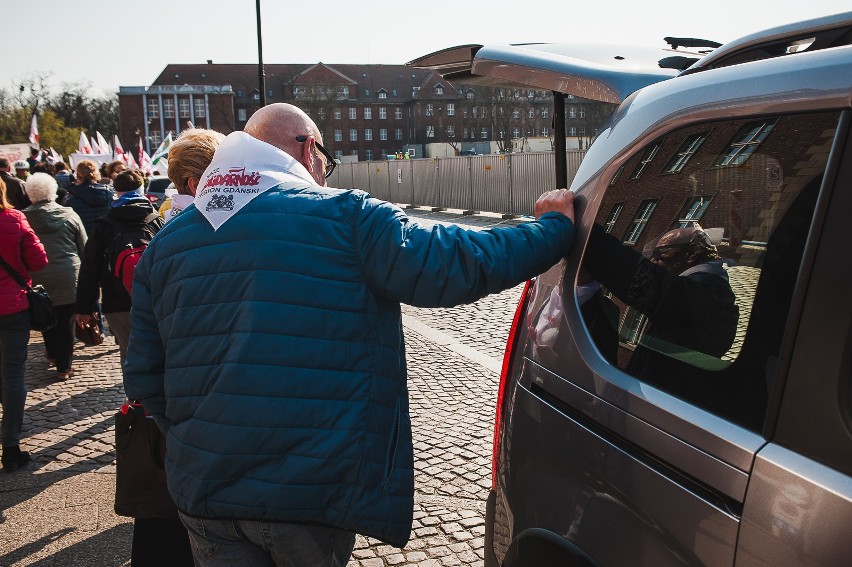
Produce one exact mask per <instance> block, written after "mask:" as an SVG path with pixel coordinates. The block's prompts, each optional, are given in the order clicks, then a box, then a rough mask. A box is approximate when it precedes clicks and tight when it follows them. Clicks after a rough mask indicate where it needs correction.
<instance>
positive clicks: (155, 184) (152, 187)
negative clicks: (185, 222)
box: [145, 175, 172, 209]
mask: <svg viewBox="0 0 852 567" xmlns="http://www.w3.org/2000/svg"><path fill="white" fill-rule="evenodd" d="M171 184H172V182H171V180H170V179H169V178H168V177H166V176H165V175H152V176H151V178H150V179H149V181H148V187H147V189H146V190H145V196H146V197H148V200H149V201H151V204H152V205H154V208H157V209H158V208H160V205H162V204H163V201H165V200H166V198H167V197H166V194H165V193H166V189H167V188H168V187H169V186H170V185H171Z"/></svg>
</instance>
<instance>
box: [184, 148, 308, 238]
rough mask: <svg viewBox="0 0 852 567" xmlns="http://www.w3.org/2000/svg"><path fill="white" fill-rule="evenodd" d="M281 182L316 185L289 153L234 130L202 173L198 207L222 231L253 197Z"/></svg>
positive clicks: (196, 197)
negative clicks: (221, 227)
mask: <svg viewBox="0 0 852 567" xmlns="http://www.w3.org/2000/svg"><path fill="white" fill-rule="evenodd" d="M281 183H292V184H294V186H298V185H305V184H307V185H308V186H316V181H314V179H313V178H312V177H311V174H310V173H308V170H307V169H305V166H303V165H302V164H301V163H299V162H298V161H296V160H295V159H293V158H292V157H291V156H290V155H289V154H288V153H287V152H284V151H281V150H279V149H278V148H276V147H275V146H272V145H270V144H267V143H266V142H263V141H261V140H258V139H257V138H254V137H252V136H249V135H248V134H246V133H245V132H232V133H230V134H228V136H227V137H226V138H225V139H224V140H223V141H222V144H221V145H220V146H219V147H218V148H216V153H215V154H213V161H211V162H210V165H209V166H208V167H207V169H206V170H204V173H203V174H202V175H201V180H200V181H199V182H198V192H197V193H196V195H195V207H196V208H197V209H198V210H199V211H200V212H201V214H202V215H204V217H205V218H206V219H207V221H208V222H209V223H210V225H211V226H212V227H213V230H218V228H219V227H220V226H222V225H223V224H225V222H227V221H228V219H230V218H231V217H232V216H234V215H235V214H237V212H238V211H239V210H240V209H242V208H243V207H245V206H246V205H248V204H249V202H251V200H252V199H254V198H255V197H257V196H259V195H262V194H263V193H265V192H266V191H267V190H269V189H271V188H272V187H275V186H276V185H279V184H281Z"/></svg>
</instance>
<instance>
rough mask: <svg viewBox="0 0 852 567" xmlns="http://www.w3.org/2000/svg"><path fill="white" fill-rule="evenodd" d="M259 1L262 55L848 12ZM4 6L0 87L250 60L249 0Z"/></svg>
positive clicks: (637, 31) (430, 47)
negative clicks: (11, 16)
mask: <svg viewBox="0 0 852 567" xmlns="http://www.w3.org/2000/svg"><path fill="white" fill-rule="evenodd" d="M4 1H5V0H4ZM260 2H261V19H262V40H263V60H264V63H316V62H319V61H321V62H323V63H385V64H402V63H406V62H408V61H410V60H412V59H414V58H416V57H419V56H421V55H425V54H427V53H431V52H433V51H437V50H440V49H443V48H446V47H451V46H455V45H462V44H468V43H474V44H488V43H521V42H575V41H579V42H584V43H609V44H631V45H645V46H652V47H660V48H663V47H665V43H664V42H663V39H662V38H663V37H665V36H676V37H697V38H703V39H711V40H715V41H719V42H722V43H724V42H726V41H730V40H733V39H736V38H738V37H742V36H744V35H748V34H751V33H753V32H757V31H760V30H763V29H767V28H770V27H774V26H777V25H783V24H787V23H791V22H795V21H798V20H802V19H808V18H814V17H820V16H825V15H829V14H836V13H840V12H843V11H849V10H852V4H850V2H849V0H795V1H794V0H714V1H713V2H704V3H699V2H692V1H684V0H680V1H671V0H646V1H645V2H638V1H637V0H609V1H600V0H592V1H588V0H584V1H581V2H576V3H575V2H570V1H566V0H560V1H555V0H542V1H539V2H533V3H529V4H528V3H526V2H522V1H519V0H472V1H471V0H468V1H467V2H464V1H459V0H453V1H448V0H422V1H415V2H399V1H396V2H375V1H373V2H370V1H367V2H355V1H352V0H324V1H316V0H314V1H311V0H307V1H305V0H301V1H299V2H288V1H286V0H260ZM24 6H26V7H24ZM16 10H21V11H23V12H24V13H25V14H26V18H24V19H15V20H12V21H7V22H5V23H4V26H3V44H4V52H5V54H6V55H5V56H4V57H3V59H2V73H1V74H0V88H6V89H8V88H10V87H11V85H12V84H13V83H14V81H15V80H20V79H24V78H26V77H28V76H31V75H33V74H37V75H49V81H48V82H49V84H50V85H51V86H52V87H53V88H54V90H56V89H59V88H60V87H61V85H62V84H63V83H73V84H90V85H91V86H92V90H91V91H90V93H91V94H92V95H95V96H99V95H102V94H109V93H114V92H117V91H118V87H119V86H142V85H150V84H151V83H152V82H153V81H154V79H155V78H156V77H157V76H158V75H159V74H160V72H161V71H162V70H163V68H164V67H165V66H166V65H167V64H169V63H204V62H206V61H207V60H208V59H212V60H213V62H214V63H257V60H258V49H257V16H256V0H228V1H224V0H145V1H144V2H142V1H139V0H133V1H130V0H87V1H86V2H80V3H70V2H68V1H67V0H39V1H38V2H32V3H22V4H20V7H19V8H16ZM6 12H7V14H8V10H6Z"/></svg>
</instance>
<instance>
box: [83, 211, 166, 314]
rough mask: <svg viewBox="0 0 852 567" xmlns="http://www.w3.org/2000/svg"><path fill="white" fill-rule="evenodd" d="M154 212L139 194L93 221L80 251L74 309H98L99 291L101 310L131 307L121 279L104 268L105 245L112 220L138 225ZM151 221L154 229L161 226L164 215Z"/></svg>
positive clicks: (85, 311)
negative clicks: (83, 248)
mask: <svg viewBox="0 0 852 567" xmlns="http://www.w3.org/2000/svg"><path fill="white" fill-rule="evenodd" d="M153 212H155V211H154V207H152V206H151V203H150V202H148V199H146V198H144V197H140V198H138V199H134V200H133V201H131V202H129V203H127V204H124V205H121V206H120V207H114V208H111V209H109V213H108V214H107V215H106V218H101V219H99V220H97V221H96V222H95V224H94V227H93V228H92V232H91V233H90V234H89V240H88V241H87V242H86V248H85V250H84V251H83V263H82V264H81V266H80V276H79V279H78V281H77V313H81V314H91V313H93V312H95V311H97V307H98V303H97V302H98V294H100V295H101V304H102V308H103V312H104V313H117V312H122V311H130V295H129V294H128V293H127V290H126V289H124V285H123V284H122V282H121V281H119V280H118V278H116V277H114V276H113V275H112V274H111V273H110V272H109V269H108V268H107V264H108V261H107V260H108V259H107V258H106V252H107V247H108V245H109V244H110V243H111V242H112V241H113V239H114V237H115V234H116V230H117V228H116V226H115V224H113V222H114V223H119V224H122V225H125V226H131V225H139V224H142V223H143V222H144V220H145V217H147V216H148V215H150V214H151V213H153ZM106 219H109V221H113V222H109V221H108V220H106ZM153 222H154V224H156V229H157V230H159V228H160V227H162V226H163V219H161V218H160V216H159V215H157V218H156V219H155V220H154V221H153Z"/></svg>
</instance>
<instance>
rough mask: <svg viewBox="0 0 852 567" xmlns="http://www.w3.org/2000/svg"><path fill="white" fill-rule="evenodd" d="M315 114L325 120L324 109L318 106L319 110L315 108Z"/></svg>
mask: <svg viewBox="0 0 852 567" xmlns="http://www.w3.org/2000/svg"><path fill="white" fill-rule="evenodd" d="M317 116H319V117H320V120H325V109H324V108H320V109H319V110H317Z"/></svg>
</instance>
